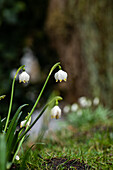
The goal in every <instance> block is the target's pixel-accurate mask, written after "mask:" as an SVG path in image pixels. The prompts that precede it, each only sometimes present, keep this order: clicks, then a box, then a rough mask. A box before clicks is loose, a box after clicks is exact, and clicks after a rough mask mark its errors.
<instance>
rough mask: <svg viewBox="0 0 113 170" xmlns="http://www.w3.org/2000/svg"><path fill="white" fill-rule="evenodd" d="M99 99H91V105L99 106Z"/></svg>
mask: <svg viewBox="0 0 113 170" xmlns="http://www.w3.org/2000/svg"><path fill="white" fill-rule="evenodd" d="M99 102H100V101H99V98H98V97H95V98H94V99H93V104H94V106H97V105H98V104H99Z"/></svg>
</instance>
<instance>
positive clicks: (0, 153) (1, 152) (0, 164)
mask: <svg viewBox="0 0 113 170" xmlns="http://www.w3.org/2000/svg"><path fill="white" fill-rule="evenodd" d="M5 169H6V141H5V136H4V135H3V134H0V170H5Z"/></svg>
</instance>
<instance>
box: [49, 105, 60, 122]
mask: <svg viewBox="0 0 113 170" xmlns="http://www.w3.org/2000/svg"><path fill="white" fill-rule="evenodd" d="M60 117H61V109H60V107H59V106H54V107H53V108H52V109H51V118H56V119H58V118H60Z"/></svg>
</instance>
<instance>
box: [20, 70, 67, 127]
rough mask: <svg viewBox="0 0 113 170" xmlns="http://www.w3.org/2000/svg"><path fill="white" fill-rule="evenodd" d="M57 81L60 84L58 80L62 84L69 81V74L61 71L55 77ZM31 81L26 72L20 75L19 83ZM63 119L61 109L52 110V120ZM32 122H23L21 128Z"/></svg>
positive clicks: (54, 108) (56, 107)
mask: <svg viewBox="0 0 113 170" xmlns="http://www.w3.org/2000/svg"><path fill="white" fill-rule="evenodd" d="M54 77H55V79H56V82H58V80H59V81H60V82H62V80H64V81H66V80H67V73H66V72H65V71H63V70H59V71H58V72H57V73H55V75H54ZM29 79H30V76H29V75H28V74H27V73H26V72H25V71H23V72H22V73H21V74H20V75H19V82H20V83H21V82H23V83H26V82H28V81H29ZM60 117H61V109H60V108H59V107H58V106H55V107H53V108H52V110H51V118H56V119H58V118H60ZM30 122H31V119H30V120H29V121H28V122H27V123H26V120H23V121H22V122H21V123H20V127H24V125H25V123H26V126H25V127H27V126H29V125H30Z"/></svg>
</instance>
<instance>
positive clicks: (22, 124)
mask: <svg viewBox="0 0 113 170" xmlns="http://www.w3.org/2000/svg"><path fill="white" fill-rule="evenodd" d="M26 121H27V120H23V121H22V122H21V123H20V128H22V127H24V126H25V127H28V126H29V125H30V123H31V117H30V118H29V120H28V122H27V123H26ZM25 123H26V125H25Z"/></svg>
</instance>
